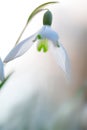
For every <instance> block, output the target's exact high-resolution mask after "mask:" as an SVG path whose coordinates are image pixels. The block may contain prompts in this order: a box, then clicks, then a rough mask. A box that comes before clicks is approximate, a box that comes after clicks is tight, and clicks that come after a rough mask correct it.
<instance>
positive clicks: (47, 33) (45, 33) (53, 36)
mask: <svg viewBox="0 0 87 130" xmlns="http://www.w3.org/2000/svg"><path fill="white" fill-rule="evenodd" d="M39 33H40V35H41V36H42V38H47V39H49V40H51V41H55V42H56V41H58V39H59V37H58V34H57V33H56V32H55V31H54V30H52V29H51V27H50V26H43V27H42V29H41V30H40V32H39Z"/></svg>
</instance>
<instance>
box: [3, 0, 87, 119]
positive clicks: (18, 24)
mask: <svg viewBox="0 0 87 130" xmlns="http://www.w3.org/2000/svg"><path fill="white" fill-rule="evenodd" d="M43 2H47V0H32V1H30V0H22V1H21V0H15V1H12V0H8V1H6V0H3V1H1V2H0V56H1V58H2V59H4V58H5V56H6V55H7V54H8V52H9V51H10V50H11V48H12V47H13V46H14V44H15V42H16V40H17V38H18V36H19V34H20V32H21V30H22V28H23V26H24V25H25V23H26V20H27V18H28V16H29V14H30V13H31V11H32V10H33V9H34V8H36V7H37V6H38V5H40V4H42V3H43ZM49 9H51V11H52V12H53V16H54V17H53V18H54V19H53V25H52V27H53V28H54V29H55V30H56V31H57V32H58V34H59V36H60V40H61V42H62V43H63V45H64V47H65V48H66V50H67V52H68V54H69V57H70V60H71V65H72V70H73V74H74V78H75V79H74V80H75V86H74V85H70V84H69V83H68V82H67V80H66V77H65V75H64V73H63V72H62V70H61V69H60V68H59V66H57V65H56V62H55V60H54V59H53V57H52V55H51V53H50V52H48V53H47V54H43V53H38V52H37V51H36V47H35V46H32V48H31V49H30V50H29V51H28V52H27V53H26V54H25V55H23V56H22V57H20V58H18V59H16V60H14V61H12V62H10V63H8V64H7V65H6V67H5V73H6V75H7V74H8V72H10V71H13V70H14V71H15V72H14V74H13V76H12V77H11V78H10V79H9V81H8V82H7V84H6V85H5V86H4V88H3V89H2V90H1V92H0V121H3V120H4V119H6V117H8V112H9V111H10V109H11V108H12V107H13V104H14V105H15V104H17V103H18V102H20V100H21V101H22V100H23V99H25V98H27V97H28V96H30V95H31V94H32V92H33V91H34V90H38V88H39V90H41V92H42V93H43V95H45V98H46V100H47V101H52V100H53V102H55V103H58V102H61V101H62V100H64V99H66V98H68V97H69V96H70V95H71V94H72V93H73V92H72V91H74V90H75V87H77V86H78V84H79V85H80V84H81V83H82V82H83V81H84V79H85V78H86V49H87V48H86V41H87V39H86V38H87V37H86V35H87V18H86V17H87V16H86V14H87V1H86V0H60V3H59V4H57V5H51V6H49ZM42 14H43V13H40V14H39V15H38V16H36V17H35V18H34V19H33V20H32V22H31V23H30V25H29V26H28V28H27V30H26V32H25V33H24V35H23V37H22V39H24V38H26V37H27V36H29V35H31V34H32V33H34V32H36V31H37V30H38V29H40V28H41V27H42ZM79 81H81V82H79Z"/></svg>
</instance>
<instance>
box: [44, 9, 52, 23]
mask: <svg viewBox="0 0 87 130" xmlns="http://www.w3.org/2000/svg"><path fill="white" fill-rule="evenodd" d="M51 24H52V13H51V12H50V11H46V13H45V14H44V17H43V25H51Z"/></svg>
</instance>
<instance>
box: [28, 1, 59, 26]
mask: <svg viewBox="0 0 87 130" xmlns="http://www.w3.org/2000/svg"><path fill="white" fill-rule="evenodd" d="M56 3H59V2H57V1H51V2H47V3H44V4H42V5H40V6H38V7H37V8H36V9H34V11H33V12H32V13H31V14H30V16H29V18H28V20H27V24H28V23H29V22H30V20H31V19H32V18H33V17H34V16H35V15H36V14H38V13H39V12H41V11H43V10H44V7H46V6H47V5H50V4H56Z"/></svg>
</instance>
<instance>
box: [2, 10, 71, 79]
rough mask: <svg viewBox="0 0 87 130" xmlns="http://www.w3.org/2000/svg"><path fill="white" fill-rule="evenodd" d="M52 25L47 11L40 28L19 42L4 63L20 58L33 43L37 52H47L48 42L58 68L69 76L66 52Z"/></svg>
mask: <svg viewBox="0 0 87 130" xmlns="http://www.w3.org/2000/svg"><path fill="white" fill-rule="evenodd" d="M51 24H52V13H51V11H49V10H47V11H46V12H45V14H44V16H43V26H42V28H41V29H40V30H39V31H37V32H36V33H35V34H33V35H32V36H30V37H28V38H26V39H25V40H23V41H21V42H20V43H19V44H17V45H16V46H15V47H14V48H13V49H12V50H11V51H10V53H9V54H8V55H7V56H6V58H5V60H4V62H5V63H7V62H9V61H11V60H13V59H15V58H17V57H20V56H21V55H23V54H24V53H25V52H26V51H28V49H29V48H30V47H31V46H32V45H33V44H34V43H35V42H38V44H37V50H38V51H42V50H43V52H47V51H48V49H49V42H48V41H51V43H50V44H51V47H50V48H51V51H52V53H53V55H54V57H55V59H56V61H57V63H58V64H59V65H60V67H61V68H62V69H63V71H64V72H65V73H66V75H67V76H68V77H69V76H70V62H69V58H68V55H67V52H66V50H65V48H64V47H63V45H62V44H61V43H60V42H59V36H58V34H57V33H56V32H55V31H54V30H53V29H52V28H51Z"/></svg>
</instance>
